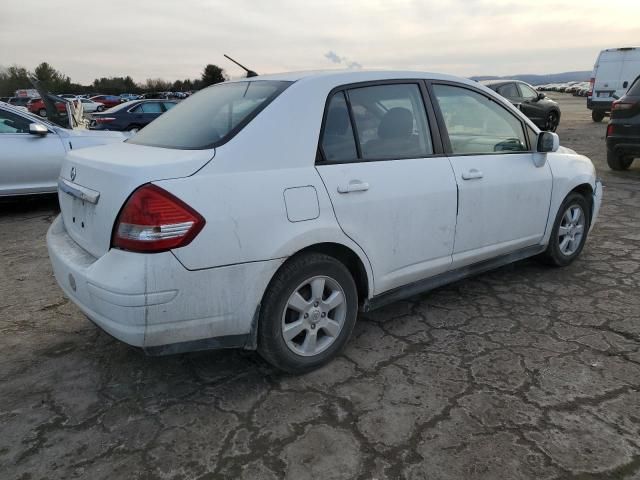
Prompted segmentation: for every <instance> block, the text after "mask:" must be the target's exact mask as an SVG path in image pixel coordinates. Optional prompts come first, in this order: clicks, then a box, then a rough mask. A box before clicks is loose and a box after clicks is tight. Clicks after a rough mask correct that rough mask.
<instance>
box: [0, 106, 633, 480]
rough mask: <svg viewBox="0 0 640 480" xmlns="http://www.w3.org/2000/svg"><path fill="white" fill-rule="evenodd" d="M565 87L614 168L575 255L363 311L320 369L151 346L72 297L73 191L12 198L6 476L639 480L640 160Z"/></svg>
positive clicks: (3, 392) (574, 137)
mask: <svg viewBox="0 0 640 480" xmlns="http://www.w3.org/2000/svg"><path fill="white" fill-rule="evenodd" d="M557 96H558V97H561V105H562V108H563V119H562V122H561V128H560V131H559V133H560V136H561V139H562V143H563V144H564V145H566V146H569V147H572V148H575V149H576V150H578V151H579V152H581V153H585V154H587V155H589V156H590V157H591V158H592V159H593V160H594V162H595V163H596V165H597V167H598V170H599V174H600V176H601V177H603V179H604V181H605V185H606V188H605V200H604V206H603V209H602V211H601V218H600V221H599V224H598V225H597V227H596V229H595V230H594V231H593V232H592V234H591V236H590V238H589V242H588V244H587V246H586V248H585V250H584V252H583V254H582V257H581V258H580V259H579V260H578V261H577V262H576V263H574V264H573V265H572V266H570V267H569V268H566V269H551V268H548V267H544V266H541V265H539V264H537V263H536V262H535V261H525V262H520V263H518V264H516V265H512V266H508V267H505V268H502V269H500V270H497V271H494V272H491V273H489V274H485V275H482V276H479V277H476V278H473V279H469V280H465V281H461V282H458V283H456V284H453V285H451V286H448V287H445V288H441V289H439V290H437V291H434V292H431V293H429V294H426V295H423V296H420V297H417V298H414V299H412V300H411V301H407V302H401V303H397V304H394V305H392V306H390V307H388V308H385V309H383V310H380V311H376V312H373V313H371V314H366V315H361V316H360V318H359V321H358V324H357V327H356V330H355V333H354V337H353V338H352V340H351V342H350V343H349V345H348V348H347V349H346V351H345V353H344V355H342V356H341V357H340V358H339V359H337V360H336V361H334V362H333V363H331V364H330V365H329V366H327V367H325V368H324V369H322V370H320V371H317V372H314V373H312V374H309V375H306V376H301V377H291V376H285V375H282V374H280V373H277V372H275V371H273V370H272V369H271V368H269V367H268V366H267V365H266V364H264V362H262V361H261V360H260V358H259V357H258V356H257V355H255V354H253V353H250V352H239V351H222V352H208V353H196V354H188V355H180V356H173V357H163V358H148V357H145V356H144V355H143V354H142V353H141V352H140V351H138V350H136V349H133V348H129V347H127V346H125V345H123V344H121V343H119V342H117V341H114V340H112V339H111V338H110V337H109V336H107V335H106V334H104V333H102V332H101V331H99V330H98V329H97V328H96V327H94V326H93V325H92V324H91V323H89V322H88V321H87V320H85V319H84V318H83V316H82V315H81V314H80V312H79V311H78V309H77V308H76V307H75V306H74V305H73V304H71V303H70V302H68V301H67V300H65V298H64V297H63V295H62V293H61V291H60V290H59V289H58V287H57V286H56V284H55V282H54V279H53V277H52V274H51V268H50V266H49V262H48V259H47V253H46V248H45V244H44V235H45V231H46V229H47V227H48V225H49V223H50V222H51V220H52V218H53V216H54V214H55V205H56V203H55V201H52V200H38V201H26V202H25V201H21V202H10V203H8V204H5V205H3V206H2V207H1V208H2V209H3V210H2V213H1V214H0V249H1V250H0V257H1V259H2V260H1V261H0V352H1V353H0V478H1V479H3V480H10V479H73V478H83V479H85V478H86V479H91V480H98V479H102V478H105V479H120V478H126V479H131V478H143V479H151V478H174V479H192V478H202V479H205V478H210V479H214V478H215V479H217V478H233V479H236V478H237V479H272V478H290V479H296V480H301V479H307V478H322V479H339V478H344V479H357V478H360V479H372V478H376V479H396V478H409V479H508V480H510V479H555V478H574V479H604V478H616V479H622V478H624V479H636V480H638V479H640V294H639V288H638V287H640V285H639V283H640V273H639V267H640V250H639V249H638V247H637V243H638V241H640V228H639V227H640V209H639V207H638V206H639V204H640V165H638V163H640V162H639V161H636V165H634V166H633V167H632V170H631V171H629V172H625V173H612V172H610V171H609V170H608V169H607V168H606V165H605V157H604V154H605V148H604V140H603V137H604V132H605V123H601V124H593V123H592V122H591V120H590V117H589V112H588V111H587V110H586V109H585V108H584V99H577V98H572V97H569V96H564V95H557Z"/></svg>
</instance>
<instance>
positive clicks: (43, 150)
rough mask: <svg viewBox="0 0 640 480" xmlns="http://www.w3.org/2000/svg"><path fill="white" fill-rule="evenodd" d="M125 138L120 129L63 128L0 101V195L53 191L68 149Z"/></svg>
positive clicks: (113, 141)
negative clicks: (116, 130) (109, 130)
mask: <svg viewBox="0 0 640 480" xmlns="http://www.w3.org/2000/svg"><path fill="white" fill-rule="evenodd" d="M126 138H127V135H126V134H123V133H122V132H108V131H92V130H87V129H84V128H71V124H70V125H69V128H63V127H61V126H59V125H56V124H54V123H52V122H50V121H48V120H45V119H43V118H40V117H37V116H35V115H32V114H30V113H28V112H24V111H23V110H20V109H18V108H15V107H13V106H11V105H8V104H4V103H3V104H0V197H3V196H13V195H31V194H39V193H53V192H55V191H56V189H57V186H58V175H59V172H60V165H61V164H62V160H63V158H64V156H65V155H66V154H67V152H68V151H70V150H75V149H79V148H84V147H90V146H95V145H103V144H107V143H115V142H122V141H124V140H125V139H126Z"/></svg>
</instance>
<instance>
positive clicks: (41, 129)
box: [29, 123, 49, 137]
mask: <svg viewBox="0 0 640 480" xmlns="http://www.w3.org/2000/svg"><path fill="white" fill-rule="evenodd" d="M29 133H30V134H31V135H39V136H40V137H44V136H45V135H47V133H49V129H48V128H47V127H45V126H44V125H42V124H41V123H30V124H29Z"/></svg>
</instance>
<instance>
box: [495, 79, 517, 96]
mask: <svg viewBox="0 0 640 480" xmlns="http://www.w3.org/2000/svg"><path fill="white" fill-rule="evenodd" d="M496 91H497V92H498V93H499V94H500V95H502V96H503V97H505V98H518V97H519V96H520V94H519V93H518V89H517V88H516V84H515V83H507V84H505V85H500V86H499V87H498V88H497V90H496Z"/></svg>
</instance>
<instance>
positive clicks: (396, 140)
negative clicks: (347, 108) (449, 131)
mask: <svg viewBox="0 0 640 480" xmlns="http://www.w3.org/2000/svg"><path fill="white" fill-rule="evenodd" d="M348 94H349V100H350V102H351V108H352V111H353V119H354V122H355V125H356V131H357V134H358V141H359V142H360V151H361V154H362V158H363V159H364V160H380V159H385V158H386V159H395V158H420V157H424V156H426V155H429V154H432V153H433V147H432V146H431V138H430V136H429V135H428V132H429V127H428V124H427V114H426V111H425V108H424V103H423V102H422V94H421V93H420V88H419V87H418V85H416V84H399V85H378V86H374V87H363V88H355V89H353V90H349V92H348Z"/></svg>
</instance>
